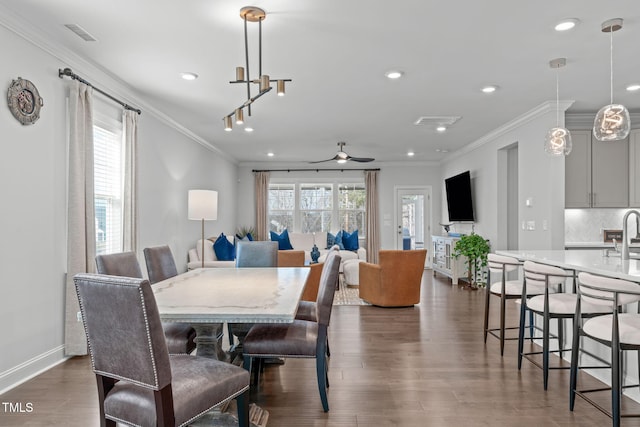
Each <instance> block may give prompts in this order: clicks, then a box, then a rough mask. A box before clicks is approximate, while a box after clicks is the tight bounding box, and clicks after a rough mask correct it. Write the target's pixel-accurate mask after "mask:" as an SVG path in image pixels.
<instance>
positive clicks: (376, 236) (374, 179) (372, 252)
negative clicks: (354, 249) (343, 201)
mask: <svg viewBox="0 0 640 427" xmlns="http://www.w3.org/2000/svg"><path fill="white" fill-rule="evenodd" d="M364 187H365V192H366V194H367V207H366V213H367V220H366V222H367V224H366V227H367V262H370V263H372V264H377V263H378V259H379V258H378V250H379V249H380V214H379V200H378V171H373V170H371V171H370V170H367V171H364Z"/></svg>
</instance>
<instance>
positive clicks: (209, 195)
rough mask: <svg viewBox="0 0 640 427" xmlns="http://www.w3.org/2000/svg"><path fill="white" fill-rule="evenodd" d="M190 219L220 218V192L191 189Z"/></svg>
mask: <svg viewBox="0 0 640 427" xmlns="http://www.w3.org/2000/svg"><path fill="white" fill-rule="evenodd" d="M188 216H189V219H197V220H201V219H206V220H214V219H218V192H217V191H213V190H189V209H188Z"/></svg>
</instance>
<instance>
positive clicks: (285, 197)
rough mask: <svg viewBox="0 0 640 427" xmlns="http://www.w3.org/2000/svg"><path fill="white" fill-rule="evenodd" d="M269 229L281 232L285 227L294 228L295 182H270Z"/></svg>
mask: <svg viewBox="0 0 640 427" xmlns="http://www.w3.org/2000/svg"><path fill="white" fill-rule="evenodd" d="M268 206H269V212H268V214H267V218H268V220H269V227H268V228H269V230H270V231H275V232H277V233H281V232H282V231H283V230H284V229H285V228H287V229H289V230H293V213H294V210H295V207H296V202H295V185H294V184H269V202H268Z"/></svg>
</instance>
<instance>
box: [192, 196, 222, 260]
mask: <svg viewBox="0 0 640 427" xmlns="http://www.w3.org/2000/svg"><path fill="white" fill-rule="evenodd" d="M188 216H189V219H193V220H200V221H202V252H201V254H200V259H201V260H202V268H204V220H205V219H206V220H215V219H218V192H217V191H213V190H189V209H188Z"/></svg>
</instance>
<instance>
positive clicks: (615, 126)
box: [593, 18, 631, 141]
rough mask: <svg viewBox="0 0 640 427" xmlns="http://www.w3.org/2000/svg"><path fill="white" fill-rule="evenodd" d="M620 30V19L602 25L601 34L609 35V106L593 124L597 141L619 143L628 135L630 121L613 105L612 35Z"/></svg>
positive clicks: (597, 116) (627, 116)
mask: <svg viewBox="0 0 640 427" xmlns="http://www.w3.org/2000/svg"><path fill="white" fill-rule="evenodd" d="M620 29H622V19H621V18H614V19H609V20H607V21H605V22H603V23H602V32H603V33H609V35H610V62H609V65H610V104H609V105H605V106H604V107H602V108H601V109H600V111H598V114H597V115H596V118H595V120H594V122H593V136H595V137H596V139H597V140H598V141H619V140H621V139H625V138H626V137H627V135H629V130H630V129H631V119H630V118H629V111H628V110H627V109H626V107H625V106H624V105H622V104H614V103H613V33H614V32H615V31H618V30H620Z"/></svg>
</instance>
